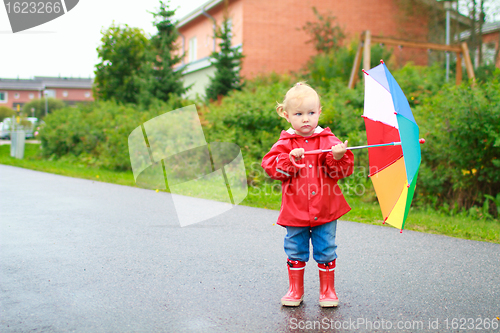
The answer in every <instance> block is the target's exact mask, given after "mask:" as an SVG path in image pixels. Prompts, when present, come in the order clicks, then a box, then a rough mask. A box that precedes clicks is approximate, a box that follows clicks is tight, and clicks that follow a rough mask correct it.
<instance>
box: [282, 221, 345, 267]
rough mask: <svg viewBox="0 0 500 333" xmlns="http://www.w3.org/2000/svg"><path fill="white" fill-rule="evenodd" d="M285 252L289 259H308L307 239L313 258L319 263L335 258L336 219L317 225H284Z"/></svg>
mask: <svg viewBox="0 0 500 333" xmlns="http://www.w3.org/2000/svg"><path fill="white" fill-rule="evenodd" d="M286 231H287V234H286V236H285V253H286V255H287V256H288V258H289V259H290V260H299V261H306V262H307V261H309V239H311V243H312V246H313V258H314V260H315V261H316V262H317V263H319V264H324V263H327V262H330V261H333V260H335V259H336V258H337V253H335V250H336V249H337V245H335V234H336V232H337V220H335V221H332V222H329V223H325V224H322V225H319V226H317V227H312V228H310V227H286Z"/></svg>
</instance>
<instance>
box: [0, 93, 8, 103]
mask: <svg viewBox="0 0 500 333" xmlns="http://www.w3.org/2000/svg"><path fill="white" fill-rule="evenodd" d="M7 97H8V96H7V92H6V91H0V103H7Z"/></svg>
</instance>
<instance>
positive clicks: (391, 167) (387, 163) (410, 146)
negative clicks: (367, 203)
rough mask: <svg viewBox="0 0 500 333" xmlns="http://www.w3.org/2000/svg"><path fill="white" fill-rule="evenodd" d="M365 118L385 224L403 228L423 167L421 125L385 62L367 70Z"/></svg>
mask: <svg viewBox="0 0 500 333" xmlns="http://www.w3.org/2000/svg"><path fill="white" fill-rule="evenodd" d="M365 74H367V75H366V76H365V78H366V80H365V106H364V113H363V118H364V120H365V126H366V135H367V139H368V144H369V145H376V144H383V143H387V142H401V145H395V146H385V147H377V148H368V156H369V163H370V176H369V177H370V179H371V180H372V183H373V187H374V188H375V192H376V193H377V198H378V201H379V203H380V208H381V210H382V215H383V216H384V223H385V222H387V223H389V224H390V225H392V226H394V227H396V228H399V229H401V230H403V228H404V223H405V221H406V217H407V216H408V211H409V209H410V204H411V201H412V199H413V194H414V192H415V185H416V182H417V175H418V169H419V167H420V143H419V138H418V135H419V132H418V126H417V123H416V122H415V118H414V117H413V114H412V112H411V110H410V105H409V104H408V100H407V99H406V97H405V95H404V93H403V91H402V90H401V88H400V87H399V85H398V83H397V82H396V80H395V79H394V77H393V76H392V74H391V73H390V72H389V70H388V69H387V67H386V65H385V64H384V63H383V62H382V63H381V64H380V65H378V66H376V67H374V68H372V69H370V70H368V71H365Z"/></svg>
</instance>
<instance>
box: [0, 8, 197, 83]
mask: <svg viewBox="0 0 500 333" xmlns="http://www.w3.org/2000/svg"><path fill="white" fill-rule="evenodd" d="M20 1H21V0H20ZM24 1H28V2H29V1H33V0H24ZM164 2H166V1H164ZM205 2H207V0H171V1H170V8H171V9H175V8H177V10H176V15H175V16H176V18H182V17H184V16H185V15H187V14H189V13H190V12H191V11H193V10H194V9H196V8H197V7H199V6H200V5H202V4H204V3H205ZM159 3H160V2H159V0H80V1H79V2H78V4H77V5H76V6H75V7H74V8H73V9H72V10H71V11H69V12H67V13H66V14H64V15H63V16H60V17H58V18H56V19H55V20H52V21H50V22H47V23H45V24H43V25H40V26H37V27H34V28H31V29H29V30H25V31H21V32H18V33H15V34H14V33H12V29H11V26H10V23H9V18H8V16H7V9H6V7H5V6H3V5H0V45H1V51H0V78H21V79H29V78H33V77H34V76H63V77H82V78H88V77H94V66H95V65H96V64H97V63H98V62H99V61H98V58H97V51H96V48H97V47H98V46H99V45H100V40H101V36H102V35H101V30H102V29H103V28H104V29H107V28H108V27H109V26H111V24H112V23H113V21H114V22H115V24H128V25H129V26H131V27H138V28H141V29H143V30H144V31H145V32H146V33H147V34H153V33H154V32H155V28H154V26H153V24H152V21H153V15H151V14H150V13H148V11H149V12H152V11H155V10H156V9H157V8H158V7H159Z"/></svg>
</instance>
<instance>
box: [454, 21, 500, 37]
mask: <svg viewBox="0 0 500 333" xmlns="http://www.w3.org/2000/svg"><path fill="white" fill-rule="evenodd" d="M497 31H500V21H496V22H485V23H484V24H483V27H482V29H481V32H482V34H483V35H486V34H491V33H493V32H497ZM476 33H479V29H476ZM469 37H470V30H466V31H464V32H462V33H460V40H465V39H467V38H469Z"/></svg>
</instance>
